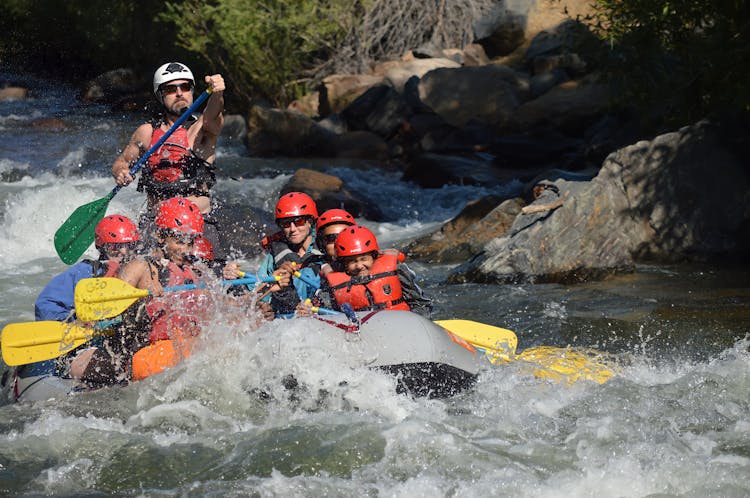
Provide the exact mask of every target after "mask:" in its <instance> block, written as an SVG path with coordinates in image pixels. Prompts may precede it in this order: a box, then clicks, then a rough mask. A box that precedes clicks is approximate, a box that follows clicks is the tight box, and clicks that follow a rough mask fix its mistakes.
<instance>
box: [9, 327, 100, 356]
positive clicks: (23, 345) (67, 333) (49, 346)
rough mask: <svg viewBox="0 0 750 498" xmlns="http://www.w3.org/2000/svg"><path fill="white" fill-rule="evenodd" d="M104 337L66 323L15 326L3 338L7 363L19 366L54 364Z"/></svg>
mask: <svg viewBox="0 0 750 498" xmlns="http://www.w3.org/2000/svg"><path fill="white" fill-rule="evenodd" d="M100 334H101V333H100V332H95V331H94V329H91V328H87V327H81V326H79V325H73V324H71V323H63V322H53V321H43V322H27V323H11V324H10V325H6V326H5V328H3V331H2V336H0V344H1V345H2V353H3V361H4V362H5V364H6V365H9V366H16V365H26V364H28V363H34V362H37V361H44V360H50V359H52V358H57V357H58V356H61V355H63V354H65V353H67V352H68V351H71V350H73V349H75V348H77V347H78V346H80V345H82V344H84V343H85V342H86V341H89V340H90V339H91V338H92V337H94V336H95V335H100Z"/></svg>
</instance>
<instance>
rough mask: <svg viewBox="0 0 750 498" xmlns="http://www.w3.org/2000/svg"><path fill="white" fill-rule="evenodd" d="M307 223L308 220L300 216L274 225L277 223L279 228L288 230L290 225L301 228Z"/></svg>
mask: <svg viewBox="0 0 750 498" xmlns="http://www.w3.org/2000/svg"><path fill="white" fill-rule="evenodd" d="M307 222H308V219H307V218H305V217H304V216H301V217H297V218H285V219H283V220H279V221H277V222H276V223H278V224H279V226H280V227H281V228H289V227H291V226H292V223H294V226H296V227H303V226H305V223H307Z"/></svg>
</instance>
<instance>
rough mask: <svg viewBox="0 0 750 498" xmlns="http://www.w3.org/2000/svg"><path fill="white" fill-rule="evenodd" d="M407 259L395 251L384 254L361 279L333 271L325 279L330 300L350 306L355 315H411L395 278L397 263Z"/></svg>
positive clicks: (396, 277) (399, 283)
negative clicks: (380, 312)
mask: <svg viewBox="0 0 750 498" xmlns="http://www.w3.org/2000/svg"><path fill="white" fill-rule="evenodd" d="M405 259H406V257H405V256H404V255H403V254H402V253H400V252H398V251H383V252H381V253H380V254H379V255H378V257H377V258H376V259H375V262H374V263H373V265H372V268H370V275H368V276H367V277H364V278H358V277H350V276H349V275H347V274H346V273H344V272H340V271H332V272H330V273H328V275H326V276H325V278H326V279H327V280H328V283H329V285H330V288H331V291H332V292H333V297H334V298H335V299H336V302H337V303H338V304H339V306H341V305H342V304H344V303H349V304H350V305H351V307H352V308H354V310H355V311H363V310H378V309H394V310H406V311H410V310H411V308H410V307H409V305H408V304H407V303H406V300H405V299H404V297H403V292H402V289H401V281H400V280H399V278H398V273H397V268H398V263H400V262H403V261H404V260H405Z"/></svg>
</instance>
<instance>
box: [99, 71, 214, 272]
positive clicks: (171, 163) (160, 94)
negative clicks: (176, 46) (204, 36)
mask: <svg viewBox="0 0 750 498" xmlns="http://www.w3.org/2000/svg"><path fill="white" fill-rule="evenodd" d="M205 83H206V84H207V85H208V87H209V88H210V89H211V90H212V92H211V96H210V97H209V98H208V103H207V104H206V108H205V111H204V112H203V114H202V115H201V116H193V117H191V118H190V119H188V120H187V121H186V122H185V124H183V126H181V127H180V128H178V129H177V130H176V131H175V132H174V133H173V134H172V135H171V136H170V137H169V138H168V139H167V140H166V141H165V142H164V144H162V146H161V147H160V148H159V149H158V150H157V151H156V152H154V153H153V154H151V156H149V158H148V161H147V163H146V165H144V168H143V170H142V171H143V172H142V174H141V178H140V181H139V182H138V191H145V192H146V195H147V201H148V203H147V211H146V213H145V215H144V216H143V217H142V218H141V222H140V227H141V232H142V233H143V235H144V238H146V239H148V242H151V241H152V233H151V231H150V230H148V231H147V230H146V229H147V228H148V229H150V228H151V226H152V223H153V220H154V217H155V215H156V206H157V204H158V203H159V202H161V201H164V200H166V199H170V198H172V197H177V196H179V197H186V198H188V199H190V200H191V201H192V202H194V203H195V204H196V205H197V206H198V207H199V209H200V210H201V213H202V214H203V215H204V216H205V215H207V214H208V213H209V212H210V211H211V210H212V206H211V201H210V197H209V191H210V189H211V188H212V187H213V185H214V184H215V183H216V175H215V174H214V170H215V168H214V160H215V158H216V155H215V154H216V142H217V140H218V137H219V134H220V133H221V129H222V127H223V126H224V117H223V115H222V112H223V109H224V89H225V85H224V79H223V78H222V76H221V75H220V74H214V75H211V76H206V77H205ZM194 88H195V78H194V77H193V73H192V71H190V69H189V68H188V67H187V66H185V65H184V64H181V63H179V62H168V63H166V64H164V65H162V66H161V67H159V68H158V69H157V70H156V72H155V73H154V78H153V89H154V95H155V96H156V99H157V100H158V101H159V103H160V104H161V107H162V111H163V112H162V114H161V115H160V116H159V117H158V118H157V119H156V120H154V121H152V122H149V123H145V124H143V125H141V126H139V127H138V128H137V129H136V130H135V133H133V136H132V137H131V139H130V142H129V143H128V144H127V145H126V146H125V148H124V149H123V151H122V153H121V154H120V156H119V157H118V158H117V159H116V160H115V163H114V165H113V166H112V175H113V176H114V177H115V180H116V181H117V184H118V185H123V186H124V185H128V184H129V183H131V182H132V181H133V177H132V176H131V175H130V168H131V167H132V165H133V164H135V163H136V162H137V161H138V159H140V157H141V155H143V154H144V153H145V152H146V151H147V150H148V149H150V148H151V146H153V145H155V144H156V142H158V141H159V139H160V138H162V137H163V136H164V134H165V133H166V132H167V131H168V130H169V129H170V128H171V127H172V125H173V124H174V122H175V121H177V119H178V118H179V117H180V116H181V115H182V113H183V112H184V111H185V110H186V109H187V108H188V107H190V105H192V103H193V90H194ZM205 221H206V222H207V223H210V224H211V228H210V229H209V230H208V231H207V236H208V238H209V240H211V242H212V244H213V245H214V248H215V250H216V252H217V255H216V256H217V259H223V258H224V255H223V250H222V248H221V245H220V244H219V243H220V242H221V241H220V239H219V234H218V232H217V230H216V228H215V227H214V226H213V224H214V222H213V219H211V221H209V220H205Z"/></svg>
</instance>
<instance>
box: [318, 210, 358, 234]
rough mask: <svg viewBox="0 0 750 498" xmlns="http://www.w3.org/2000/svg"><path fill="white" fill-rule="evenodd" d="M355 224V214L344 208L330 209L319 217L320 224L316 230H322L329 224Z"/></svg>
mask: <svg viewBox="0 0 750 498" xmlns="http://www.w3.org/2000/svg"><path fill="white" fill-rule="evenodd" d="M339 223H341V224H342V225H354V216H352V215H351V214H349V212H348V211H345V210H343V209H329V210H328V211H326V212H324V213H323V214H321V215H320V216H319V217H318V224H317V225H316V226H315V230H316V231H318V232H320V231H321V230H323V229H324V228H325V227H327V226H328V225H337V224H339Z"/></svg>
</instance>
